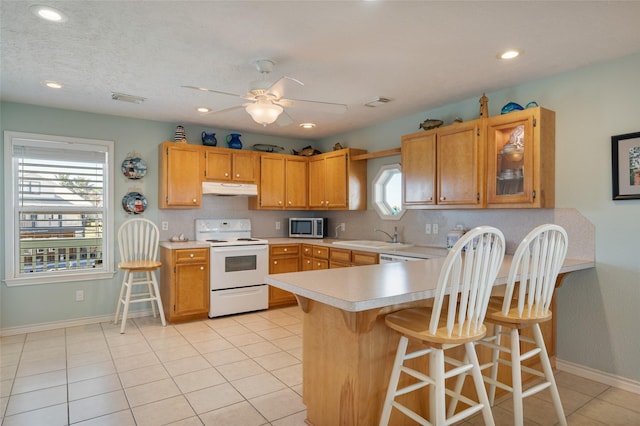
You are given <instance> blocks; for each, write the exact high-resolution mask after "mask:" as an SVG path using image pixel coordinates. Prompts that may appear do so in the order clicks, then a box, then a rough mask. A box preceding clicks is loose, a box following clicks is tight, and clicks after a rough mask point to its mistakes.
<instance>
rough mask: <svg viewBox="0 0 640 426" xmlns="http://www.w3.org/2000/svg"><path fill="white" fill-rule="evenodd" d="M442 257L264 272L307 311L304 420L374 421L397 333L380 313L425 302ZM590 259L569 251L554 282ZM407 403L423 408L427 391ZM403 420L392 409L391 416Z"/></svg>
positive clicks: (319, 424)
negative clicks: (285, 271)
mask: <svg viewBox="0 0 640 426" xmlns="http://www.w3.org/2000/svg"><path fill="white" fill-rule="evenodd" d="M511 259H512V256H510V255H507V256H505V261H504V263H503V265H502V267H501V270H500V273H499V274H498V278H497V279H496V285H502V284H505V283H506V279H507V275H508V271H509V267H510V264H511ZM443 263H444V258H434V259H427V260H424V261H416V262H402V263H388V264H382V265H371V266H361V267H357V268H339V269H328V270H317V271H308V272H294V273H288V274H273V275H268V276H267V277H266V282H267V284H270V285H272V286H275V287H278V288H280V289H283V290H286V291H289V292H291V293H294V294H295V295H296V298H297V300H298V303H299V305H300V308H301V309H302V311H303V312H304V320H303V321H304V322H303V324H304V325H303V327H304V328H303V330H304V331H303V401H304V403H305V404H306V406H307V422H308V423H309V424H311V425H315V426H323V425H338V424H340V425H372V424H377V423H378V420H379V416H380V412H381V409H382V403H383V401H384V394H385V391H386V387H387V381H388V379H389V375H390V372H391V366H392V363H393V357H394V355H395V350H396V347H397V343H398V340H399V335H398V334H396V333H394V332H393V331H391V330H390V329H389V328H387V327H386V326H385V324H384V316H385V315H386V314H388V313H390V312H394V311H397V310H399V309H404V308H407V307H415V306H427V305H428V303H429V301H430V299H431V298H432V297H433V292H434V289H435V287H436V284H437V280H438V276H439V274H440V269H441V267H442V265H443ZM594 266H595V262H594V260H593V259H566V260H565V263H564V265H563V267H562V269H561V274H560V275H559V277H558V284H557V285H559V284H560V283H561V281H562V279H563V277H564V276H565V275H566V274H567V273H570V272H573V271H578V270H582V269H588V268H592V267H594ZM546 337H548V336H546ZM553 337H554V336H551V338H553ZM548 347H549V351H550V352H551V351H553V350H555V345H553V346H548ZM552 347H553V348H554V349H553V350H552V349H551V348H552ZM481 361H482V360H481ZM412 405H413V406H414V408H415V409H416V410H418V411H425V410H428V401H427V399H426V398H421V399H415V400H414V401H413V402H412ZM405 421H408V419H407V418H403V417H401V416H398V417H397V418H394V417H393V416H392V420H391V423H392V424H394V425H397V424H405V423H403V422H405Z"/></svg>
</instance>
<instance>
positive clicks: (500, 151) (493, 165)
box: [487, 107, 555, 208]
mask: <svg viewBox="0 0 640 426" xmlns="http://www.w3.org/2000/svg"><path fill="white" fill-rule="evenodd" d="M487 132H488V139H487V144H488V145H487V146H488V156H487V158H488V161H487V202H488V205H489V207H546V208H551V207H553V206H554V199H555V191H554V185H555V113H554V112H553V111H550V110H546V109H544V108H539V107H538V108H531V109H526V110H524V111H518V112H512V113H509V114H505V115H501V116H497V117H492V118H490V119H489V120H488V124H487Z"/></svg>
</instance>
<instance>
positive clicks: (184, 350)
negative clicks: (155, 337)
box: [155, 344, 200, 363]
mask: <svg viewBox="0 0 640 426" xmlns="http://www.w3.org/2000/svg"><path fill="white" fill-rule="evenodd" d="M155 353H156V355H157V356H158V358H159V359H160V361H162V362H163V363H167V362H169V361H175V360H178V359H183V358H189V357H193V356H199V355H200V353H199V352H198V351H197V350H196V349H195V348H194V347H193V346H191V345H190V344H186V345H183V346H177V347H172V348H168V349H163V350H156V352H155Z"/></svg>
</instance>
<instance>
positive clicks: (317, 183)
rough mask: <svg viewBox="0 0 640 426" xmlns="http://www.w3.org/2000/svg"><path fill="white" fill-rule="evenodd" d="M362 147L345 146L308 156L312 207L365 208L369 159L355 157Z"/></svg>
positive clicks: (310, 204) (362, 151)
mask: <svg viewBox="0 0 640 426" xmlns="http://www.w3.org/2000/svg"><path fill="white" fill-rule="evenodd" d="M364 153H366V151H365V150H361V149H350V148H347V149H342V150H338V151H333V152H328V153H325V154H320V155H317V156H313V157H311V158H310V159H309V208H310V209H324V210H329V209H336V210H364V209H366V208H367V162H366V161H364V160H357V161H354V160H352V158H351V157H352V156H353V155H358V154H364Z"/></svg>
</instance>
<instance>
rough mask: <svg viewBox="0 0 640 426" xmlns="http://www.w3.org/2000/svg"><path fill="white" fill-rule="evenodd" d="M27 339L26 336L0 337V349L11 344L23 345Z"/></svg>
mask: <svg viewBox="0 0 640 426" xmlns="http://www.w3.org/2000/svg"><path fill="white" fill-rule="evenodd" d="M26 339H27V335H26V334H14V335H12V336H2V337H0V348H2V347H3V346H4V345H9V344H12V343H24V342H25V340H26Z"/></svg>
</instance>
